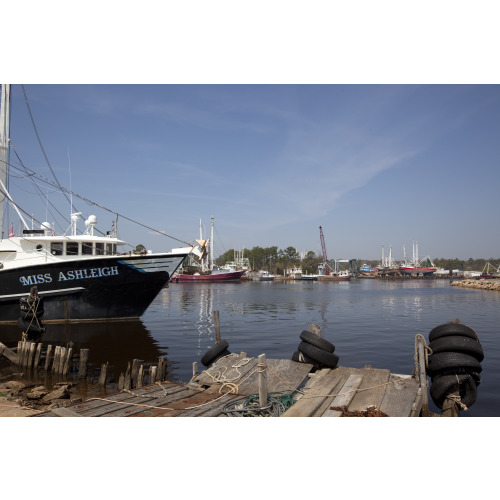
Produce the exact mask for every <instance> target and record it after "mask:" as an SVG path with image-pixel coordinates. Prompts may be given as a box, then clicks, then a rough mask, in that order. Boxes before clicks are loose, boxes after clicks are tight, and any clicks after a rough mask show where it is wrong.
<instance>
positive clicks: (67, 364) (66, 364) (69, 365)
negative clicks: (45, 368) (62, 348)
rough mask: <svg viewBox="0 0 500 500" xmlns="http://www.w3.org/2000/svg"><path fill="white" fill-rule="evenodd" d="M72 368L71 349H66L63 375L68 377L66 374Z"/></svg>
mask: <svg viewBox="0 0 500 500" xmlns="http://www.w3.org/2000/svg"><path fill="white" fill-rule="evenodd" d="M72 368H73V348H72V347H68V350H67V353H66V359H65V360H64V368H63V375H68V373H69V372H70V371H71V369H72Z"/></svg>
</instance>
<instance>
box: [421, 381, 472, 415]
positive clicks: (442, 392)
mask: <svg viewBox="0 0 500 500" xmlns="http://www.w3.org/2000/svg"><path fill="white" fill-rule="evenodd" d="M457 382H458V393H459V395H460V399H461V400H462V403H463V404H464V405H465V406H467V407H470V406H472V405H473V404H474V403H475V401H476V399H477V385H476V383H475V381H474V377H473V376H472V375H470V374H461V375H443V376H442V377H438V378H436V380H435V381H434V382H433V383H432V385H431V388H430V391H429V392H430V395H431V398H432V400H433V401H434V404H435V405H436V406H437V407H438V408H439V409H442V408H443V403H444V401H445V399H446V396H447V395H448V394H449V393H450V392H451V391H453V390H454V389H456V384H457Z"/></svg>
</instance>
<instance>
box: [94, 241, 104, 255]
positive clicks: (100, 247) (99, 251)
mask: <svg viewBox="0 0 500 500" xmlns="http://www.w3.org/2000/svg"><path fill="white" fill-rule="evenodd" d="M95 254H96V255H104V243H96V244H95Z"/></svg>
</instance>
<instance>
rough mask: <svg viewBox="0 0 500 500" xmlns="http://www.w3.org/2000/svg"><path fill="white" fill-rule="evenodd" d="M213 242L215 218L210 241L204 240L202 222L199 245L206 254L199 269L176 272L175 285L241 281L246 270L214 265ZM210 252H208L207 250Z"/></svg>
mask: <svg viewBox="0 0 500 500" xmlns="http://www.w3.org/2000/svg"><path fill="white" fill-rule="evenodd" d="M213 240H214V218H213V217H212V218H211V223H210V239H209V240H208V241H207V240H203V234H202V228H201V221H200V239H199V240H197V243H198V244H199V245H200V246H201V248H203V249H204V251H205V254H204V256H203V257H202V259H201V264H200V265H199V266H198V268H192V267H191V268H188V267H186V268H182V269H181V270H180V271H179V272H176V273H175V274H174V275H173V276H172V278H171V281H172V282H173V283H208V282H211V281H217V282H225V281H240V280H241V278H242V277H243V276H244V274H245V273H246V269H238V268H237V266H236V265H235V264H225V265H224V266H215V265H214V264H213V260H214V259H213V250H214V247H213V243H212V242H213ZM207 247H208V249H209V252H206V249H207Z"/></svg>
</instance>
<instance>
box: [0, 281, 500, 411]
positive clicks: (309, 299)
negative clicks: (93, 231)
mask: <svg viewBox="0 0 500 500" xmlns="http://www.w3.org/2000/svg"><path fill="white" fill-rule="evenodd" d="M499 305H500V293H497V292H492V291H479V290H467V289H458V288H455V287H451V286H450V283H449V281H448V280H407V281H382V280H367V279H358V280H352V281H350V282H337V283H331V282H330V283H325V282H306V281H305V282H303V281H296V282H295V281H290V282H279V281H276V282H251V281H250V282H241V283H191V284H189V283H177V284H174V283H173V284H171V285H170V287H169V288H168V289H164V290H163V291H162V292H161V293H160V295H159V296H158V297H157V298H156V300H155V301H154V302H153V304H152V305H151V306H150V307H149V309H148V311H147V312H146V314H145V315H144V316H143V317H142V319H141V320H140V321H137V322H118V323H112V324H98V325H68V326H62V325H58V326H56V325H48V327H47V333H46V335H45V337H44V339H43V341H44V342H47V343H55V342H67V341H69V340H72V341H73V342H74V343H75V347H76V348H80V347H89V348H90V349H91V361H92V362H93V363H94V365H95V366H100V363H102V362H104V361H109V362H110V365H111V369H112V373H113V374H116V376H117V375H118V374H119V371H121V370H123V369H124V367H125V366H126V364H127V361H130V360H131V359H132V358H139V359H143V360H145V361H146V362H154V361H155V360H156V359H157V357H158V356H166V358H167V360H168V362H169V378H170V379H172V380H175V379H177V380H184V381H187V380H189V379H190V377H191V373H192V362H193V361H198V362H199V360H200V358H201V357H202V356H203V354H204V353H205V352H206V351H207V350H208V349H209V348H210V347H211V346H212V345H213V344H214V342H215V331H214V325H213V311H214V310H218V311H219V314H220V324H221V337H222V338H223V339H225V340H226V341H227V342H228V343H229V350H230V351H231V352H237V353H239V352H240V351H245V352H247V353H248V355H249V356H258V355H259V354H262V353H265V354H266V355H267V357H268V358H291V356H292V354H293V353H294V351H296V350H297V346H298V344H299V343H300V339H299V335H300V333H301V331H302V330H304V329H307V327H308V324H309V323H316V324H318V325H319V326H320V327H321V331H322V336H324V337H325V338H326V339H328V340H329V341H330V342H332V343H334V344H335V347H336V349H335V353H336V354H337V355H338V356H339V357H340V361H339V364H340V365H343V366H350V367H359V368H362V367H363V366H365V365H366V364H370V365H372V366H373V367H374V368H387V369H390V370H391V372H392V373H406V374H410V373H411V372H412V370H413V366H414V350H415V335H416V334H423V335H424V336H425V338H426V340H428V334H429V332H430V330H431V329H432V328H434V327H435V326H438V325H440V324H443V323H446V322H447V321H451V320H454V319H456V318H459V319H460V320H461V321H462V323H464V324H467V325H469V326H471V327H472V328H474V330H476V332H477V333H478V335H479V338H480V339H481V343H482V346H483V349H484V352H485V359H484V361H483V362H482V367H483V371H482V379H483V381H482V383H481V385H480V387H479V389H478V398H477V401H476V403H475V404H474V405H473V406H472V407H471V408H470V409H469V411H467V412H461V416H464V417H468V416H469V417H472V416H498V415H500V394H499V391H498V387H499V384H500V369H499V367H500V362H499V361H500V360H499V358H500V343H499V341H498V310H499ZM4 335H5V333H4ZM12 335H14V333H12V332H11V333H10V334H8V333H7V336H8V337H9V338H7V339H5V340H3V341H4V342H5V341H6V340H7V341H8V340H10V341H11V342H10V343H11V344H13V342H14V340H15V341H16V342H17V337H15V338H11V337H12ZM15 335H18V333H16V334H15ZM5 343H9V342H5ZM199 368H200V369H201V368H203V366H202V365H201V363H199ZM430 404H431V410H433V411H439V410H438V409H437V408H435V407H434V406H433V404H432V401H430Z"/></svg>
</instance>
